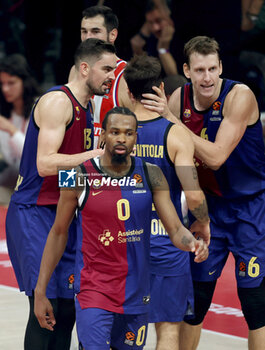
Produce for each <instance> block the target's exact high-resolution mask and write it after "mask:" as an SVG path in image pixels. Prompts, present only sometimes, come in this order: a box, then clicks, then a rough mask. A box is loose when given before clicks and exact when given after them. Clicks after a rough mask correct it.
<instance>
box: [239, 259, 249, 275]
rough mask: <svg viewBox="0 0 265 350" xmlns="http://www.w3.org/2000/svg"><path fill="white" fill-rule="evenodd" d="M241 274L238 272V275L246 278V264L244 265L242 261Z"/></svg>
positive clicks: (240, 265)
mask: <svg viewBox="0 0 265 350" xmlns="http://www.w3.org/2000/svg"><path fill="white" fill-rule="evenodd" d="M238 269H239V272H238V275H239V276H241V277H245V276H246V269H247V268H246V264H245V263H244V261H241V262H240V263H239V267H238Z"/></svg>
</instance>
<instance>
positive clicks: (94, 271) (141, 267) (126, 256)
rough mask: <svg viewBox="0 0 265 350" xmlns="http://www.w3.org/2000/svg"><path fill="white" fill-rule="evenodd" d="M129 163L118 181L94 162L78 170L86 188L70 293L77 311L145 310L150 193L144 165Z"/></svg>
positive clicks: (91, 161) (133, 161) (95, 160)
mask: <svg viewBox="0 0 265 350" xmlns="http://www.w3.org/2000/svg"><path fill="white" fill-rule="evenodd" d="M131 159H132V165H131V168H130V170H129V172H128V174H127V175H126V176H124V177H122V178H112V177H109V176H108V175H106V174H104V172H103V171H102V170H101V168H100V164H99V158H94V159H93V160H88V161H87V162H85V163H84V164H83V165H82V166H81V167H82V172H83V174H84V176H83V177H82V178H81V179H83V180H82V181H85V183H86V188H85V190H84V192H83V194H82V195H81V199H80V214H81V215H80V225H78V226H79V227H78V229H77V257H76V273H75V292H76V293H77V298H78V301H79V303H80V305H81V308H82V309H84V308H88V307H92V308H103V309H105V310H108V311H111V312H117V313H126V314H139V313H145V312H147V311H148V304H149V300H150V285H149V273H150V271H149V250H150V233H149V232H150V222H151V209H152V193H151V191H150V184H149V178H148V174H147V169H146V165H145V163H144V162H143V161H142V160H141V159H139V158H136V157H131ZM81 185H82V184H81Z"/></svg>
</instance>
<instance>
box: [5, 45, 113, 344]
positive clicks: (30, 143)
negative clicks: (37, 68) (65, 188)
mask: <svg viewBox="0 0 265 350" xmlns="http://www.w3.org/2000/svg"><path fill="white" fill-rule="evenodd" d="M115 67H116V55H115V48H114V47H113V45H111V44H109V43H106V42H104V41H102V40H99V39H88V40H86V41H84V42H82V43H81V44H80V46H79V47H78V49H77V51H76V55H75V69H76V74H75V78H74V80H73V81H71V82H70V83H69V84H67V85H65V86H61V87H55V88H54V89H51V90H49V91H48V92H47V93H46V94H44V95H43V96H42V97H41V98H40V99H39V100H38V101H37V103H36V105H35V106H34V108H33V111H32V115H31V118H30V122H29V126H28V132H27V135H26V140H25V145H24V150H23V154H22V160H21V166H20V175H19V178H18V181H17V186H16V191H15V192H14V194H13V196H12V198H11V202H10V205H9V208H8V212H7V218H6V234H7V245H8V252H9V255H10V258H11V262H12V264H13V267H14V270H15V274H16V278H17V281H18V284H19V288H20V290H21V291H25V294H26V295H27V296H28V297H29V303H30V314H29V320H28V325H27V329H26V335H25V349H26V350H36V349H40V350H42V349H45V350H48V349H56V350H57V349H58V350H59V349H69V347H70V341H71V332H72V328H73V325H74V321H75V310H74V300H73V296H74V294H73V269H74V255H75V246H76V244H75V242H76V234H75V222H73V225H72V227H71V228H70V233H69V242H68V245H67V248H66V251H65V254H64V256H63V258H62V260H61V262H60V263H59V265H58V267H57V269H56V272H55V274H54V275H53V277H52V279H51V282H50V283H49V286H48V289H47V296H48V297H49V298H50V300H51V301H52V304H53V305H54V309H55V310H56V311H55V312H56V313H57V321H58V322H57V326H56V328H55V332H54V335H53V334H52V333H47V332H44V331H43V329H42V328H41V327H40V326H39V324H38V321H37V319H36V317H35V315H34V312H33V304H34V292H33V291H34V288H35V286H36V282H37V278H38V273H39V267H40V261H41V256H42V252H43V249H44V245H45V242H46V239H47V234H48V232H49V230H50V228H51V226H52V224H53V222H54V218H55V213H56V204H57V201H58V198H59V189H58V177H57V171H58V167H59V166H65V167H71V166H76V165H78V164H80V163H81V162H83V161H85V160H87V159H89V158H91V157H93V156H95V155H97V154H100V153H102V152H100V151H99V150H95V151H93V124H92V120H91V103H90V98H91V96H92V95H93V94H96V93H97V94H104V93H105V91H106V90H107V89H108V85H109V83H110V82H111V80H112V79H114V73H113V71H114V69H115Z"/></svg>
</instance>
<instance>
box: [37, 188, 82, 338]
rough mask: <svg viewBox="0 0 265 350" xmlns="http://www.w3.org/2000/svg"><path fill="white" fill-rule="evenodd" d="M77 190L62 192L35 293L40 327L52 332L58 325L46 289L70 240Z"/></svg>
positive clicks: (44, 252)
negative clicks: (69, 230)
mask: <svg viewBox="0 0 265 350" xmlns="http://www.w3.org/2000/svg"><path fill="white" fill-rule="evenodd" d="M77 195H78V192H77V191H75V190H68V189H64V190H61V194H60V199H59V202H58V207H57V212H56V218H55V222H54V224H53V226H52V228H51V230H50V232H49V235H48V238H47V242H46V245H45V248H44V251H43V256H42V260H41V266H40V272H39V278H38V282H37V285H36V288H35V292H34V312H35V315H36V317H37V319H38V321H39V323H40V326H41V327H43V328H47V329H48V330H50V331H52V330H53V327H54V325H55V323H56V320H55V317H54V314H53V308H52V305H51V303H50V301H49V300H48V298H47V297H46V288H47V285H48V283H49V281H50V278H51V275H52V273H53V271H54V269H55V267H56V266H57V264H58V262H59V260H60V259H61V257H62V255H63V252H64V250H65V247H66V243H67V239H68V228H69V225H70V224H71V222H72V219H73V216H74V213H75V210H76V207H77Z"/></svg>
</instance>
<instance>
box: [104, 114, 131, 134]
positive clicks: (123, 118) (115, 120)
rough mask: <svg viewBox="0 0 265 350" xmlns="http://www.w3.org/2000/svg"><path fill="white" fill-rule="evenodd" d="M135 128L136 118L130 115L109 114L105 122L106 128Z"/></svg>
mask: <svg viewBox="0 0 265 350" xmlns="http://www.w3.org/2000/svg"><path fill="white" fill-rule="evenodd" d="M111 129H117V130H135V129H136V120H135V118H134V117H133V116H132V115H125V114H119V113H115V114H114V113H113V114H110V116H109V118H108V123H107V130H111Z"/></svg>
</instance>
